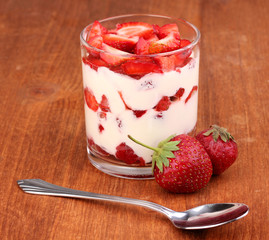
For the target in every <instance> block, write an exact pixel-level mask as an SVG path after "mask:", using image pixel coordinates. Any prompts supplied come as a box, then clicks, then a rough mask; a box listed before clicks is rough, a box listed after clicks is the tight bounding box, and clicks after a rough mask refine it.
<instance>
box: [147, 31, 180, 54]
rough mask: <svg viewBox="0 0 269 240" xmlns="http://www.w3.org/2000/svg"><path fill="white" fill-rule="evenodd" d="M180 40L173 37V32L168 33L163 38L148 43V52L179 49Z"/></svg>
mask: <svg viewBox="0 0 269 240" xmlns="http://www.w3.org/2000/svg"><path fill="white" fill-rule="evenodd" d="M179 47H180V42H179V40H177V39H176V38H175V36H174V35H173V34H169V35H168V36H166V37H165V38H163V39H160V40H158V41H153V42H151V43H150V45H149V53H152V54H154V53H162V52H169V51H174V50H176V49H179Z"/></svg>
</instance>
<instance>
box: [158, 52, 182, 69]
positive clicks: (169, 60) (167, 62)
mask: <svg viewBox="0 0 269 240" xmlns="http://www.w3.org/2000/svg"><path fill="white" fill-rule="evenodd" d="M155 59H156V61H157V62H158V63H159V65H160V67H161V68H162V69H163V71H164V72H169V71H172V70H174V69H175V68H176V65H177V59H176V56H175V55H171V56H164V57H156V58H155Z"/></svg>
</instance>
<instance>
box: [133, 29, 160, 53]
mask: <svg viewBox="0 0 269 240" xmlns="http://www.w3.org/2000/svg"><path fill="white" fill-rule="evenodd" d="M158 40H159V38H158V37H157V35H156V34H153V35H152V36H150V38H148V39H147V40H145V39H144V38H143V37H140V38H139V40H138V42H137V43H136V46H135V54H138V55H145V54H149V44H150V43H151V42H156V41H158Z"/></svg>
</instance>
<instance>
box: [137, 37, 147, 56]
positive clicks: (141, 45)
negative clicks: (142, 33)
mask: <svg viewBox="0 0 269 240" xmlns="http://www.w3.org/2000/svg"><path fill="white" fill-rule="evenodd" d="M148 53H149V42H148V41H147V40H145V39H144V38H143V37H141V38H139V40H138V42H137V44H136V46H135V54H138V55H145V54H148Z"/></svg>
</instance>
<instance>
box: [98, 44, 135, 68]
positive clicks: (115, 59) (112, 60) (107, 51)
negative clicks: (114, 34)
mask: <svg viewBox="0 0 269 240" xmlns="http://www.w3.org/2000/svg"><path fill="white" fill-rule="evenodd" d="M102 50H104V52H101V53H100V58H101V59H102V60H104V61H105V62H106V63H108V64H110V65H112V66H116V65H119V64H121V63H123V62H125V61H127V60H130V59H132V56H131V55H130V54H128V53H126V52H124V51H121V50H119V49H116V48H113V47H111V46H109V45H107V44H105V43H103V44H102Z"/></svg>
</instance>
